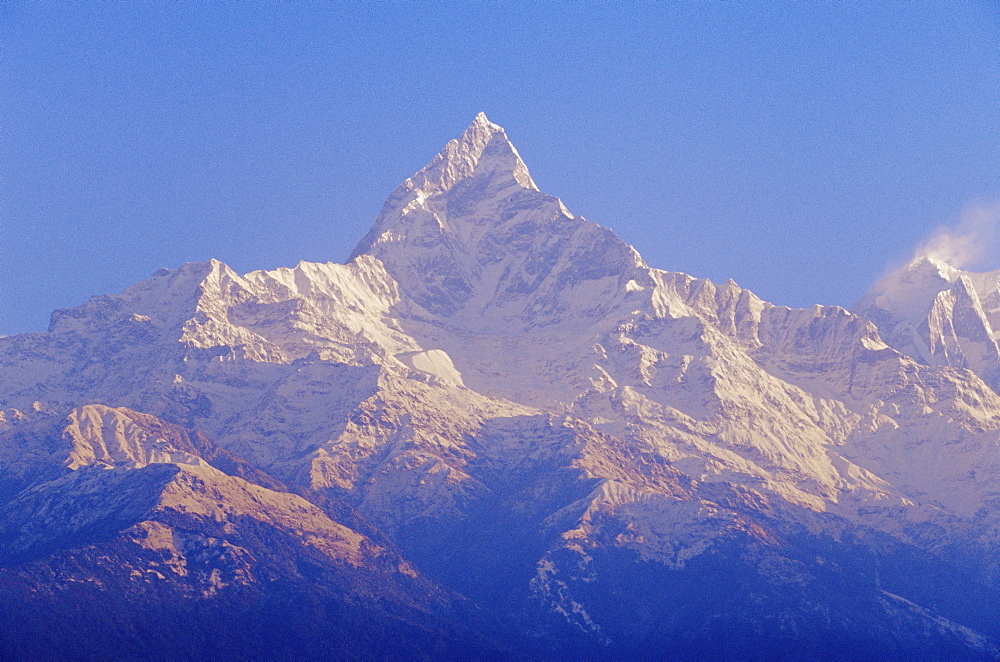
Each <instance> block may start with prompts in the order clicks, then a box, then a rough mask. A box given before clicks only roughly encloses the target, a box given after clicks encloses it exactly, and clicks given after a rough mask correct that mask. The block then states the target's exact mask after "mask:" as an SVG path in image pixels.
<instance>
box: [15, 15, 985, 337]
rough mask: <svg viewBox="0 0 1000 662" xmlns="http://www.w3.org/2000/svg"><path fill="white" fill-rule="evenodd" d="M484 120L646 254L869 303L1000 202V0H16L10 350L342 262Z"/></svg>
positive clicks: (795, 292)
mask: <svg viewBox="0 0 1000 662" xmlns="http://www.w3.org/2000/svg"><path fill="white" fill-rule="evenodd" d="M480 110H482V111H485V112H486V113H487V115H488V116H489V117H490V119H491V120H493V121H494V122H497V123H498V124H500V125H502V126H504V127H506V129H507V132H508V135H509V136H510V138H511V139H512V141H513V142H514V144H515V145H517V147H518V149H519V150H520V151H521V154H522V156H523V157H524V160H525V161H526V163H527V164H528V167H529V168H530V169H531V172H532V175H533V176H534V178H535V181H536V182H537V183H538V185H539V186H540V187H541V188H542V190H544V191H546V192H548V193H552V194H554V195H558V196H560V197H561V198H562V199H563V200H564V201H565V203H566V204H567V206H568V207H569V208H570V209H571V210H572V211H573V212H574V213H577V214H582V215H584V216H586V217H587V218H590V219H591V220H594V221H597V222H598V223H601V224H602V225H606V226H609V227H611V228H613V229H614V230H615V231H616V232H617V233H618V234H619V235H620V236H622V237H623V238H624V239H625V240H627V241H629V242H630V243H632V244H634V245H635V246H636V247H637V248H638V249H639V251H640V252H641V253H642V254H643V255H644V256H645V257H646V259H647V261H648V262H649V263H650V264H652V265H654V266H658V267H662V268H665V269H670V270H680V271H686V272H688V273H691V274H693V275H696V276H706V277H710V278H713V279H716V280H725V279H727V278H730V277H732V278H734V279H736V281H737V282H739V283H740V284H741V285H744V286H747V287H750V288H751V289H753V290H754V291H756V292H757V293H758V294H759V295H761V296H762V297H764V298H766V299H768V300H771V301H774V302H776V303H781V304H787V305H793V306H807V305H811V304H813V303H833V304H841V305H850V304H851V303H853V302H854V300H855V299H857V298H858V297H859V296H860V295H861V294H862V293H863V292H864V291H865V289H867V287H868V285H869V284H870V283H871V281H872V280H873V279H874V278H876V277H877V276H878V275H879V273H880V272H881V271H882V270H883V268H884V267H885V265H886V264H887V263H888V262H892V261H898V260H900V259H905V258H906V257H907V256H908V255H909V253H910V251H912V249H913V247H914V246H915V245H916V244H917V243H919V242H920V241H921V240H922V239H923V238H924V237H926V236H927V235H928V233H930V232H931V231H932V229H933V228H934V227H935V226H937V225H939V224H942V223H953V222H955V221H956V220H957V219H958V217H959V216H960V215H961V213H962V210H963V208H965V207H966V206H967V205H969V204H972V203H976V202H981V203H989V202H992V201H995V200H998V199H1000V9H998V4H997V3H995V2H954V3H931V2H928V3H905V4H904V3H900V4H892V3H844V4H840V3H809V4H806V3H794V4H792V3H788V4H786V3H771V4H763V3H746V4H738V3H725V4H709V3H697V4H695V3H691V4H688V3H677V4H670V3H649V4H640V3H538V4H536V3H530V4H529V3H524V4H519V3H502V4H493V3H481V4H466V3H429V2H427V3H418V2H413V3H377V4H360V3H350V4H346V3H345V4H334V3H329V4H319V3H302V4H292V3H274V4H243V3H193V2H192V3H74V4H70V3H28V2H7V3H3V4H0V334H9V333H15V332H22V331H35V330H41V329H44V328H45V326H46V324H47V319H48V313H49V311H50V310H51V309H53V308H56V307H64V306H71V305H76V304H79V303H82V302H83V301H84V300H85V299H86V298H87V297H88V296H89V295H91V294H102V293H108V292H114V291H119V290H121V289H122V288H124V287H126V286H127V285H129V284H131V283H133V282H135V281H137V280H140V279H142V278H145V277H146V276H148V275H149V274H151V273H152V272H153V271H155V270H156V269H157V268H159V267H162V266H168V267H175V266H178V265H179V264H181V263H183V262H187V261H193V260H205V259H208V258H210V257H216V258H219V259H221V260H223V261H225V262H228V263H229V264H230V265H232V266H233V267H234V268H235V269H237V270H240V271H247V270H250V269H255V268H273V267H277V266H282V265H292V264H294V263H296V262H297V261H298V260H299V259H307V260H316V261H326V260H333V261H341V260H343V259H344V258H345V257H346V256H347V254H348V253H349V251H350V250H351V248H352V247H353V246H354V244H355V242H356V241H357V240H358V239H360V238H361V236H362V235H363V234H364V233H365V231H366V230H367V229H368V226H369V224H370V223H371V221H372V219H373V218H374V216H375V215H376V214H377V213H378V211H379V209H380V207H381V205H382V202H383V201H384V199H385V198H386V196H387V195H388V194H389V193H390V191H391V190H392V189H393V188H394V187H395V186H396V185H398V184H399V183H400V182H401V181H402V180H403V179H404V178H405V177H407V176H409V175H410V174H412V173H413V172H414V171H415V170H417V169H418V168H420V167H421V166H423V165H424V164H425V163H426V162H427V161H428V160H429V159H430V158H431V157H432V156H433V155H434V154H435V153H437V151H438V150H439V149H440V148H441V147H442V146H443V145H444V143H445V142H446V141H447V140H449V139H451V138H453V137H457V136H458V135H459V134H460V133H461V131H462V130H463V129H464V128H465V126H466V125H467V124H468V123H469V122H470V121H471V120H472V118H473V117H474V115H475V114H476V113H477V112H478V111H480ZM991 266H994V267H996V266H1000V261H997V260H993V261H992V262H991Z"/></svg>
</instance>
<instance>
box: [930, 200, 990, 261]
mask: <svg viewBox="0 0 1000 662" xmlns="http://www.w3.org/2000/svg"><path fill="white" fill-rule="evenodd" d="M998 234H1000V201H997V202H993V203H991V204H977V205H971V206H969V207H968V208H966V210H965V212H964V213H963V214H962V217H961V219H960V220H959V221H958V223H956V224H955V225H953V226H941V227H939V228H937V229H936V230H935V231H934V233H933V234H932V235H931V237H930V238H929V239H928V240H927V241H925V242H924V243H923V244H922V245H921V246H920V247H918V248H917V250H916V251H915V252H914V255H913V257H914V258H919V257H929V258H933V259H935V260H940V261H942V262H946V263H947V264H950V265H951V266H953V267H957V268H959V269H963V268H969V267H985V268H994V269H995V268H997V267H998V266H1000V264H997V263H998V261H1000V260H998V257H1000V256H997V255H996V248H997V239H998Z"/></svg>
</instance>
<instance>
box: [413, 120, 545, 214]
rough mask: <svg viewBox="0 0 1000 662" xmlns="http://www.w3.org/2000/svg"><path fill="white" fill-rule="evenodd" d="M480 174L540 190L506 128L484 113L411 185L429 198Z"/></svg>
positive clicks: (424, 169)
mask: <svg viewBox="0 0 1000 662" xmlns="http://www.w3.org/2000/svg"><path fill="white" fill-rule="evenodd" d="M480 174H483V175H486V174H488V175H491V176H493V177H494V178H497V177H499V180H498V181H500V182H504V181H507V182H510V183H511V184H514V183H516V184H517V185H520V186H522V187H524V188H527V189H531V190H534V191H537V190H538V187H537V186H536V185H535V182H534V181H532V179H531V175H530V174H529V173H528V167H527V166H526V165H525V164H524V161H522V160H521V156H520V154H518V153H517V149H515V147H514V145H513V144H511V142H510V140H508V139H507V134H506V132H505V131H504V129H503V127H501V126H500V125H498V124H494V123H493V122H491V121H490V120H489V118H487V117H486V114H485V113H479V114H478V115H476V117H475V118H474V119H473V120H472V123H471V124H470V125H469V126H468V128H466V129H465V131H464V132H463V133H462V135H461V137H460V138H457V139H455V140H451V141H449V142H448V144H447V145H445V147H444V149H443V150H441V153H440V154H438V155H437V156H436V157H434V159H433V160H432V161H431V162H430V163H429V164H427V166H426V167H424V168H423V169H422V170H420V171H419V172H417V173H416V174H415V175H414V176H413V177H411V178H410V180H409V184H410V185H411V186H412V187H413V188H415V189H419V190H421V191H422V192H423V193H424V194H425V195H428V196H429V195H433V194H435V193H442V192H445V191H448V190H450V189H451V188H452V187H453V186H454V185H455V184H456V183H458V182H459V181H461V180H463V179H468V178H469V177H473V176H476V175H480Z"/></svg>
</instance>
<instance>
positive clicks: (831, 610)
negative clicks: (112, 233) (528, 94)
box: [0, 114, 1000, 659]
mask: <svg viewBox="0 0 1000 662" xmlns="http://www.w3.org/2000/svg"><path fill="white" fill-rule="evenodd" d="M998 284H1000V272H994V273H987V274H976V273H971V272H964V271H961V270H958V269H955V268H953V267H951V266H949V265H947V264H944V263H941V262H938V261H935V260H930V259H927V258H921V259H918V260H916V261H914V262H913V263H911V264H910V265H907V266H906V267H904V268H903V269H901V270H899V271H898V272H896V273H894V274H891V275H890V276H887V277H886V278H885V279H883V280H882V281H880V282H879V283H878V284H876V286H874V287H873V289H872V291H871V292H870V293H869V294H867V295H866V296H865V297H864V298H863V299H862V300H861V301H860V302H859V303H858V304H857V305H856V306H855V308H854V310H853V312H852V311H848V310H845V309H843V308H839V307H835V306H830V307H823V306H816V307H814V308H812V309H800V310H796V309H790V308H787V307H783V306H775V305H772V304H770V303H768V302H765V301H762V300H761V299H759V298H758V297H757V296H755V295H754V294H753V293H752V292H750V291H748V290H745V289H743V288H741V287H739V286H738V285H737V284H736V283H734V282H732V281H729V282H727V283H723V284H717V283H713V282H711V281H708V280H703V279H697V278H692V277H691V276H688V275H686V274H682V273H674V272H668V271H663V270H661V269H657V268H653V267H650V266H649V265H647V264H646V263H645V262H644V261H643V259H642V257H641V256H640V255H639V254H638V253H637V252H636V250H635V249H633V248H632V247H631V246H629V245H627V244H626V243H624V242H622V241H621V240H620V239H619V238H618V237H617V236H616V235H615V234H614V233H613V232H612V231H611V230H609V229H607V228H604V227H601V226H599V225H597V224H595V223H592V222H590V221H588V220H586V219H584V218H582V217H580V216H574V215H573V214H572V213H571V212H570V211H569V210H568V209H567V208H566V207H565V205H564V204H563V203H562V202H561V201H560V200H559V199H558V198H555V197H552V196H549V195H546V194H544V193H542V192H541V191H539V189H538V187H537V186H536V185H535V183H534V181H533V180H532V179H531V176H530V174H529V172H528V169H527V167H526V166H525V164H524V163H523V162H522V160H521V158H520V156H519V155H518V153H517V150H516V149H515V148H514V146H513V145H512V144H511V143H510V141H509V140H508V139H507V136H506V134H505V132H504V130H503V129H502V128H500V127H499V126H497V125H495V124H493V123H491V122H490V121H489V120H488V119H487V118H486V117H485V116H484V115H482V114H480V115H479V116H478V117H476V119H475V120H474V121H473V123H472V124H471V125H470V126H469V127H468V128H467V129H466V130H465V132H464V133H463V134H462V136H461V137H460V138H458V139H457V140H453V141H451V142H449V143H448V144H447V145H446V146H445V148H444V150H443V151H442V152H441V153H440V154H439V155H438V156H436V157H435V158H434V159H433V160H432V161H431V162H430V163H429V164H428V165H427V166H426V167H425V168H424V169H422V170H421V171H419V172H418V173H416V174H415V175H414V176H413V177H411V178H409V179H407V180H406V181H405V182H403V184H402V185H401V186H400V187H399V188H397V189H396V191H394V192H393V193H392V195H391V196H390V197H389V199H388V201H387V202H386V204H385V207H384V208H383V210H382V211H381V213H380V214H379V215H378V217H377V218H376V220H375V222H374V224H373V226H372V228H371V230H370V231H369V232H368V234H367V235H366V236H365V237H364V238H363V239H362V240H361V241H360V243H359V244H358V246H357V247H356V248H355V250H354V251H353V253H352V255H351V257H350V259H349V261H348V262H347V263H346V264H335V263H325V264H318V263H308V262H301V263H299V264H298V265H297V266H295V267H294V268H281V269H276V270H273V271H254V272H251V273H248V274H243V275H240V274H237V273H236V272H234V271H233V270H232V269H230V268H229V267H228V266H226V265H225V264H223V263H220V262H218V261H214V260H213V261H210V262H207V263H193V264H185V265H183V266H181V267H179V268H177V269H172V270H171V269H164V270H161V271H160V272H157V273H156V274H154V275H153V276H152V277H151V278H149V279H148V280H145V281H142V282H139V283H137V284H135V285H133V286H131V287H129V288H128V289H126V290H125V291H124V292H122V293H121V294H115V295H109V296H98V297H93V298H91V299H90V300H89V301H87V302H86V303H84V304H83V305H82V306H79V307H77V308H72V309H66V310H58V311H55V312H54V313H53V314H52V320H51V324H50V327H49V330H48V331H47V332H44V333H34V334H23V335H18V336H12V337H6V338H0V614H2V615H3V618H0V655H2V656H3V657H4V658H5V659H29V658H30V659H35V658H60V657H72V658H75V659H81V658H82V659H87V658H105V659H106V658H108V657H147V658H171V659H182V658H193V657H198V658H203V657H241V658H242V657H251V658H268V659H273V658H278V657H282V658H285V657H297V658H316V659H319V658H330V657H335V658H344V659H371V658H373V657H374V658H389V659H432V658H433V659H442V658H444V659H450V658H461V659H518V658H523V659H623V658H627V659H687V658H692V659H704V658H706V657H723V658H727V659H743V658H746V659H753V658H773V657H777V658H781V657H794V658H809V659H812V658H817V659H846V658H850V659H858V658H879V659H913V658H920V659H957V658H961V659H995V658H997V657H998V656H1000V516H998V513H1000V510H998V508H1000V452H998V451H1000V448H998V442H1000V396H998V395H997V389H998V388H1000V350H998V344H997V337H998V336H997V332H995V331H994V329H995V328H998V327H1000V292H998Z"/></svg>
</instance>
